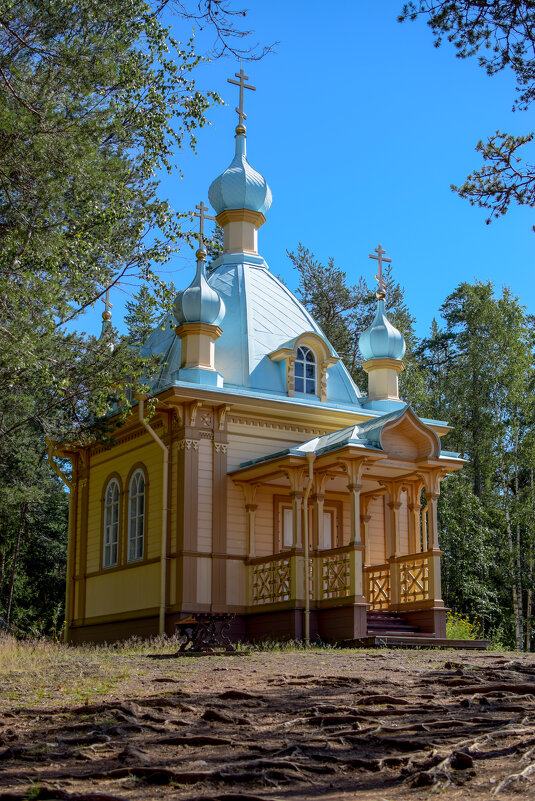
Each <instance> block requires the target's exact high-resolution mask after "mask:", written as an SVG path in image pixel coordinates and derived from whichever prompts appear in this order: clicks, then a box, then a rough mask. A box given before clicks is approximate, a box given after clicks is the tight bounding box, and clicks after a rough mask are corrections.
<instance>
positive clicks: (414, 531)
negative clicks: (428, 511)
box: [409, 502, 422, 553]
mask: <svg viewBox="0 0 535 801" xmlns="http://www.w3.org/2000/svg"><path fill="white" fill-rule="evenodd" d="M421 510H422V505H421V504H420V503H414V502H413V503H409V548H410V551H411V553H420V551H421V550H422V538H421V534H420V512H421Z"/></svg>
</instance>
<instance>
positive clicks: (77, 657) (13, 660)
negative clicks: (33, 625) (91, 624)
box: [0, 635, 177, 706]
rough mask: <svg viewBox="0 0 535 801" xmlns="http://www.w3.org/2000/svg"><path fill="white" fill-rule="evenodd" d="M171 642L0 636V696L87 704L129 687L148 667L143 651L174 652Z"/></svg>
mask: <svg viewBox="0 0 535 801" xmlns="http://www.w3.org/2000/svg"><path fill="white" fill-rule="evenodd" d="M176 649H177V644H176V641H174V640H165V641H164V640H162V639H160V638H155V639H153V640H149V641H147V640H137V639H131V640H127V641H126V642H124V643H120V644H117V645H106V644H104V645H98V646H97V645H87V646H65V645H60V644H57V643H53V642H51V641H50V640H46V639H44V638H43V639H33V640H17V639H15V638H14V637H11V636H9V635H8V636H6V635H3V636H1V637H0V700H2V701H4V702H12V704H13V705H15V706H17V705H21V704H22V705H25V706H26V705H36V704H37V705H38V704H40V703H43V702H44V703H50V701H54V702H55V703H59V704H61V703H62V702H63V703H71V702H72V701H75V702H79V703H88V702H89V701H92V700H94V699H95V698H107V697H114V696H115V695H116V693H117V691H118V690H119V689H120V690H121V692H122V691H128V689H129V688H130V687H131V686H132V685H134V684H136V683H137V682H138V680H139V679H140V678H142V677H143V675H144V674H145V673H146V672H147V663H146V659H143V657H146V655H147V654H155V653H159V654H166V653H173V652H174V651H176Z"/></svg>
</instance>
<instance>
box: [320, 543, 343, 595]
mask: <svg viewBox="0 0 535 801" xmlns="http://www.w3.org/2000/svg"><path fill="white" fill-rule="evenodd" d="M314 562H315V565H314V568H315V570H317V571H318V574H319V575H318V578H319V582H318V584H319V587H318V590H319V593H318V594H319V599H321V600H326V599H330V598H345V597H347V596H348V595H349V594H350V588H351V562H350V555H349V553H348V552H347V551H346V552H345V553H335V554H320V555H319V556H317V557H316V558H315V559H314ZM319 599H318V600H319Z"/></svg>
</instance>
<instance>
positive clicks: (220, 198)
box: [208, 128, 272, 214]
mask: <svg viewBox="0 0 535 801" xmlns="http://www.w3.org/2000/svg"><path fill="white" fill-rule="evenodd" d="M237 130H240V129H239V128H238V129H237ZM241 130H243V128H242V129H241ZM235 138H236V153H235V156H234V158H233V159H232V161H231V163H230V165H229V166H228V167H227V169H226V170H225V172H223V173H221V175H220V176H219V177H218V178H216V179H215V181H213V182H212V184H211V186H210V189H209V190H208V198H209V200H210V203H211V204H212V207H213V208H214V209H215V212H216V214H220V213H221V212H222V211H225V210H226V209H250V210H251V211H259V212H261V213H262V214H266V212H267V211H268V210H269V208H270V206H271V201H272V197H271V189H270V188H269V186H268V185H267V181H266V179H265V178H264V176H263V175H260V173H259V172H257V171H256V170H254V169H253V168H252V167H251V165H250V164H249V162H248V161H247V156H246V146H245V134H244V133H237V134H236V137H235Z"/></svg>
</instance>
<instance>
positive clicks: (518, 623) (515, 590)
mask: <svg viewBox="0 0 535 801" xmlns="http://www.w3.org/2000/svg"><path fill="white" fill-rule="evenodd" d="M500 472H501V478H502V489H503V502H504V506H505V522H506V530H507V545H508V548H509V575H510V578H511V593H512V600H513V616H514V621H515V645H516V648H517V650H518V651H521V650H522V649H523V647H524V636H523V631H522V598H521V595H520V588H519V586H518V582H517V577H516V570H515V565H516V560H515V548H514V542H513V527H512V524H511V513H510V509H509V502H508V499H507V482H506V480H505V470H504V466H503V460H500Z"/></svg>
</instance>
